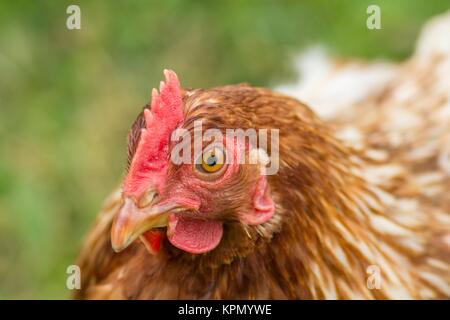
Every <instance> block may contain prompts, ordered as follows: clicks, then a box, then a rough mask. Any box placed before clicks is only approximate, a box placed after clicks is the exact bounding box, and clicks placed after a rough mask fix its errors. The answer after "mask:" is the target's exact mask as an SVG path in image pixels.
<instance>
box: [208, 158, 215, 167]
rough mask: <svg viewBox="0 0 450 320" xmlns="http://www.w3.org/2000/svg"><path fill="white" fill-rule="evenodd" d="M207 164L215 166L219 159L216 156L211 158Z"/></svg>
mask: <svg viewBox="0 0 450 320" xmlns="http://www.w3.org/2000/svg"><path fill="white" fill-rule="evenodd" d="M206 163H207V164H208V166H211V167H212V166H215V165H216V163H217V159H216V156H210V157H209V158H208V159H207V160H206Z"/></svg>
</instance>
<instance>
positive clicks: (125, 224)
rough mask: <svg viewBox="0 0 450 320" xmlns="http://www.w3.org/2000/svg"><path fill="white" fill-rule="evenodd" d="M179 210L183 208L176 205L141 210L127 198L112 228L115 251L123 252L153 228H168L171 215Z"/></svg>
mask: <svg viewBox="0 0 450 320" xmlns="http://www.w3.org/2000/svg"><path fill="white" fill-rule="evenodd" d="M177 209H178V210H179V209H181V207H180V206H179V205H177V204H175V203H167V204H159V205H149V206H147V207H144V208H139V207H138V206H137V205H136V204H135V202H134V201H133V200H132V199H131V198H128V197H125V201H124V203H123V205H122V207H121V208H120V211H119V213H118V214H117V215H116V217H115V218H114V221H113V225H112V228H111V244H112V247H113V249H114V251H116V252H119V251H122V250H123V249H125V248H126V247H128V246H129V245H130V244H131V243H132V242H133V241H134V240H136V238H138V237H139V236H140V235H141V234H143V233H144V232H146V231H148V230H150V229H152V228H158V227H164V226H166V225H167V219H168V215H169V213H170V212H174V211H176V210H177Z"/></svg>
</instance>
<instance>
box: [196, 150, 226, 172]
mask: <svg viewBox="0 0 450 320" xmlns="http://www.w3.org/2000/svg"><path fill="white" fill-rule="evenodd" d="M200 161H201V162H200V163H197V164H196V166H195V168H196V170H197V171H198V172H200V173H202V174H204V173H208V174H209V173H220V170H221V169H222V168H224V164H225V153H224V151H223V150H222V149H221V148H218V147H215V148H213V149H209V150H205V151H203V155H202V158H201V160H200Z"/></svg>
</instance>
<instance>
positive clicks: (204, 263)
mask: <svg viewBox="0 0 450 320" xmlns="http://www.w3.org/2000/svg"><path fill="white" fill-rule="evenodd" d="M449 21H450V17H449V16H447V17H445V16H444V17H443V18H441V19H439V20H436V21H434V22H432V23H431V24H430V25H429V27H427V28H426V29H425V31H424V34H423V36H422V38H421V40H420V42H419V45H418V49H417V52H416V54H415V55H414V56H413V57H412V58H411V59H410V60H409V61H407V62H406V63H404V64H402V65H399V66H393V65H388V66H385V65H383V66H380V65H378V64H374V65H368V64H363V63H354V62H345V63H332V64H330V66H329V72H330V73H329V74H327V75H326V77H325V79H322V80H320V81H319V80H317V79H314V81H316V82H315V83H312V82H309V83H304V86H303V87H302V88H301V90H297V89H298V88H296V89H295V90H297V91H296V92H297V93H298V92H301V98H302V99H303V100H305V101H308V102H309V103H311V105H312V107H313V110H314V105H316V109H315V110H316V112H317V113H318V114H319V115H320V117H321V118H322V120H321V119H319V117H317V116H316V115H315V114H314V113H313V111H311V109H310V108H309V107H307V106H306V105H304V104H303V103H301V102H299V101H297V100H295V99H293V98H290V97H288V96H284V95H281V94H278V93H274V92H272V91H270V90H267V89H262V88H254V87H251V86H247V85H234V86H225V87H219V88H213V89H208V90H200V89H199V90H191V91H184V93H183V116H184V119H185V121H184V124H183V126H186V127H189V125H191V124H192V122H193V121H194V119H202V120H203V121H204V122H205V123H207V124H209V125H210V126H212V127H215V128H220V129H225V128H242V129H248V128H255V129H267V128H277V129H279V134H280V143H279V160H280V169H279V171H278V173H277V174H275V175H273V176H268V177H267V181H268V183H269V185H270V191H271V195H272V199H273V201H274V203H275V214H274V216H273V217H272V218H271V219H270V220H269V221H267V222H264V223H261V224H258V225H255V226H250V227H249V226H246V225H245V224H242V222H239V221H235V220H232V221H231V220H230V221H228V220H227V221H226V222H224V230H223V238H222V239H221V242H220V243H219V245H218V246H217V247H216V248H215V249H213V250H211V251H210V252H207V253H202V254H192V253H189V252H185V251H183V250H180V249H178V248H176V247H174V246H173V245H172V244H171V243H170V242H169V241H168V240H167V238H165V237H163V239H162V242H161V250H160V251H159V252H158V253H157V254H155V255H151V254H149V252H148V250H147V249H146V247H145V245H144V244H143V243H142V242H141V241H138V240H136V241H134V242H133V243H132V244H131V245H130V246H129V247H128V248H126V249H125V250H123V251H121V252H120V253H116V252H114V251H113V249H112V248H111V227H112V224H113V220H114V218H115V217H116V216H117V214H118V212H119V211H120V210H121V208H122V207H123V205H124V203H123V201H124V200H123V194H122V190H121V188H119V189H118V190H117V191H116V192H114V193H113V194H112V195H111V197H110V198H109V199H108V200H107V201H106V203H105V206H104V208H103V210H102V211H101V213H100V215H99V216H98V218H97V220H96V222H95V224H94V227H93V229H92V231H91V233H90V234H89V236H88V237H87V239H86V242H85V244H84V246H83V249H82V252H81V255H80V257H79V260H78V265H79V266H80V268H81V277H82V289H81V290H80V291H79V292H77V295H76V297H77V298H89V299H374V298H375V299H407V298H412V299H423V298H448V297H450V271H449V270H450V268H449V267H450V197H449V196H448V195H449V194H450V129H449V128H450V112H449V110H450V82H449V80H448V74H449V73H450V45H448V47H445V45H442V39H441V40H438V41H436V42H433V41H431V40H430V38H431V37H436V36H439V34H442V31H441V32H440V31H439V30H441V29H443V30H445V29H446V28H445V27H444V28H443V27H442V25H444V26H445V25H448V24H450V22H449ZM430 30H431V31H430ZM434 43H438V44H439V45H437V46H435V47H433V44H434ZM448 43H449V42H448V39H447V44H448ZM348 74H350V75H351V77H352V78H355V79H359V80H358V81H359V82H361V83H364V79H369V80H367V81H368V82H367V83H368V86H369V87H370V86H372V89H371V90H367V91H364V92H363V93H362V94H359V95H352V94H351V92H352V91H353V90H357V89H358V87H357V85H356V84H355V86H349V87H345V86H342V83H346V81H342V79H343V78H345V77H347V76H348ZM368 74H376V75H380V76H379V77H378V76H377V77H376V81H374V80H373V78H372V77H369V78H367V76H366V77H364V76H363V75H368ZM330 75H331V76H330ZM358 77H360V78H358ZM317 81H318V82H317ZM336 87H339V90H342V91H345V90H347V91H348V92H349V94H348V96H349V97H350V98H348V99H344V100H342V101H339V99H336V97H335V96H334V95H333V94H331V93H333V90H335V88H336ZM305 88H306V89H307V90H306V89H305ZM318 88H320V90H319V89H318ZM291 90H292V88H291ZM361 90H362V89H361ZM327 93H329V95H327ZM333 100H336V103H335V105H333ZM136 123H137V125H136V124H135V126H137V128H141V127H142V126H144V125H145V124H144V122H143V121H142V118H141V119H140V120H139V119H138V121H137V122H136ZM245 179H246V178H245V177H243V178H242V180H245ZM236 181H238V180H236ZM233 188H234V189H233ZM241 188H242V190H245V189H243V187H242V186H240V185H239V184H238V183H236V185H234V186H230V187H229V190H228V189H227V192H225V191H224V192H225V193H224V194H223V195H222V198H223V199H224V201H223V202H220V201H219V202H216V203H215V206H216V207H217V208H216V209H215V210H216V211H218V212H228V211H229V208H235V207H239V206H240V205H241V204H242V203H244V202H243V201H244V200H243V199H242V198H241V197H240V196H238V195H239V194H240V193H239V192H240V190H241ZM241 193H244V194H243V195H242V197H246V195H245V192H244V191H242V192H241ZM378 276H379V278H376V277H378ZM374 277H375V278H374ZM374 280H375V281H374ZM373 281H374V282H373Z"/></svg>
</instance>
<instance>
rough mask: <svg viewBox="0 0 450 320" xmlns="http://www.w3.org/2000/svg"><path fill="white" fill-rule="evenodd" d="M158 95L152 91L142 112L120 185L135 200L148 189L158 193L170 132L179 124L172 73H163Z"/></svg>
mask: <svg viewBox="0 0 450 320" xmlns="http://www.w3.org/2000/svg"><path fill="white" fill-rule="evenodd" d="M164 75H165V78H166V79H165V82H163V81H161V83H160V87H159V93H158V91H157V90H156V89H153V90H152V98H151V105H150V108H146V109H145V110H144V119H145V128H142V129H141V134H140V139H139V143H138V145H137V148H136V152H135V154H134V156H133V159H132V161H131V164H130V167H129V171H128V174H127V176H126V177H125V180H124V184H123V192H124V194H125V195H127V196H135V197H139V196H140V195H141V194H142V193H143V192H144V191H145V190H146V189H147V188H148V187H149V186H152V187H155V188H157V189H160V188H162V187H163V185H164V181H165V175H166V172H167V165H168V161H169V154H168V153H169V142H170V136H171V134H172V131H173V130H175V129H176V128H177V127H178V126H179V125H180V123H182V122H183V108H182V95H181V88H180V82H179V81H178V77H177V75H176V73H175V72H174V71H172V70H164Z"/></svg>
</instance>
